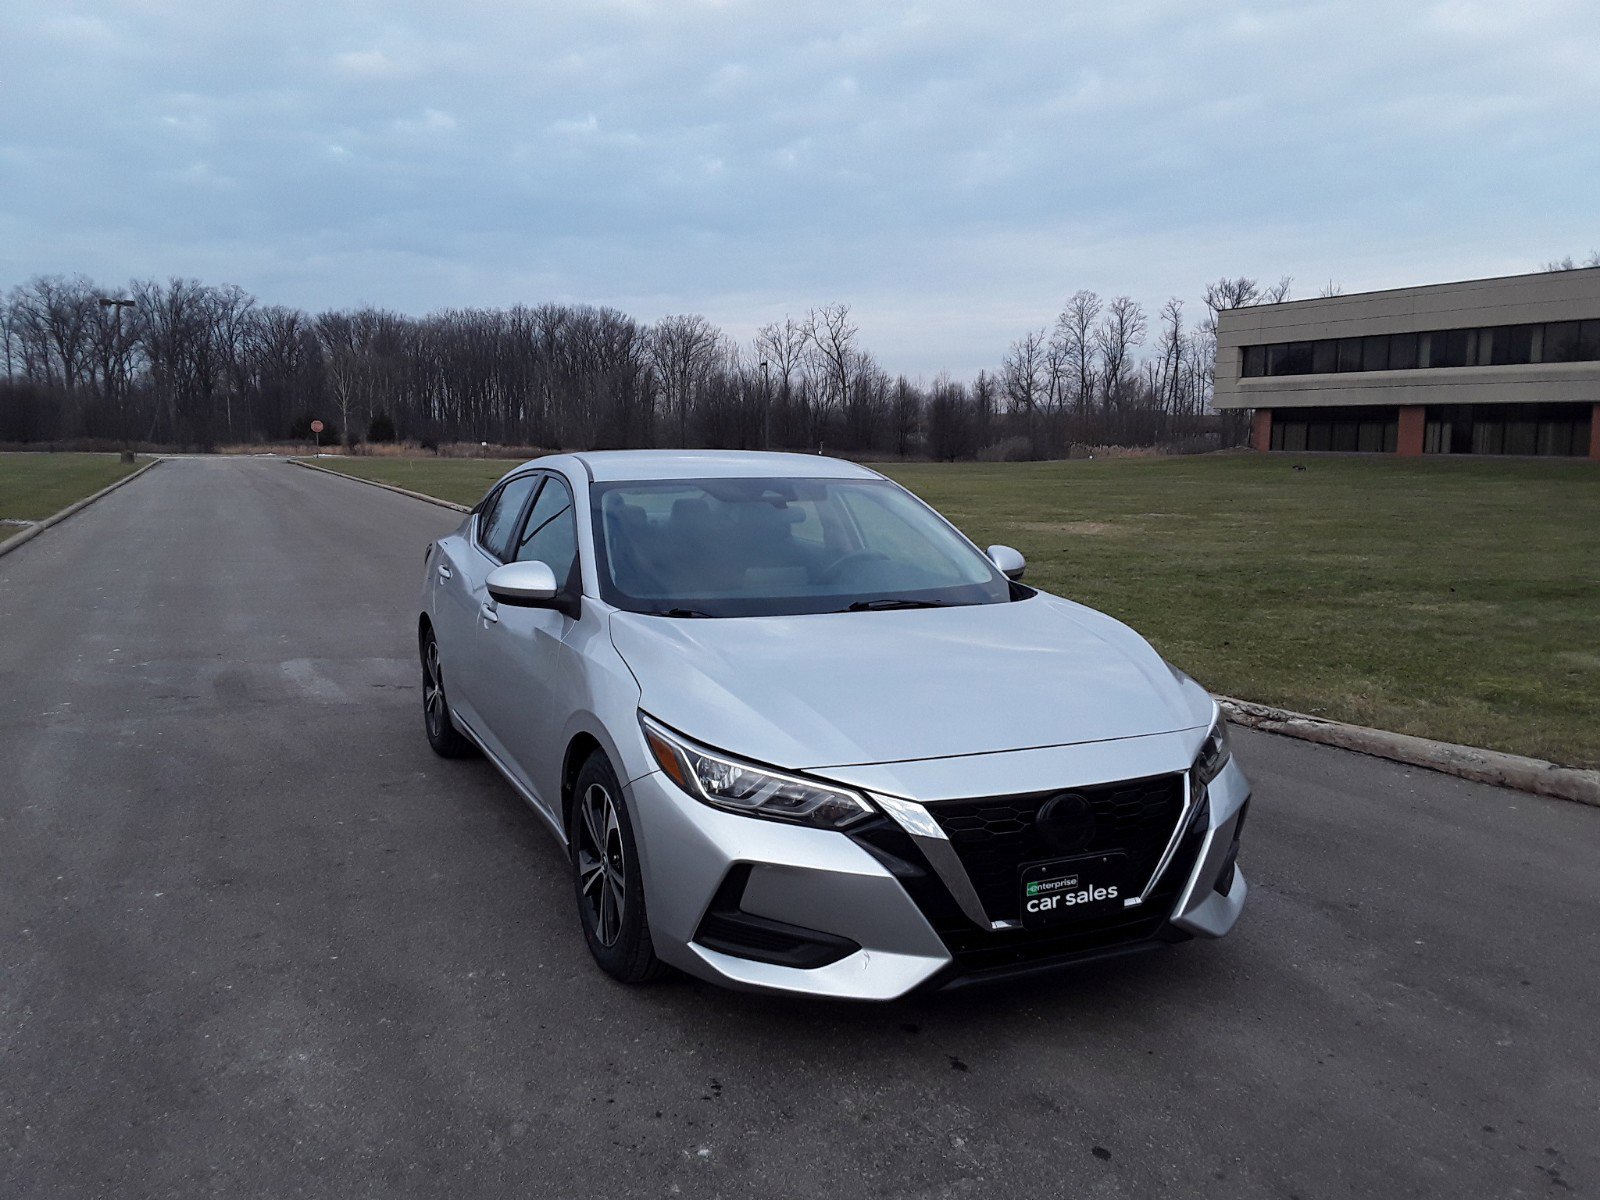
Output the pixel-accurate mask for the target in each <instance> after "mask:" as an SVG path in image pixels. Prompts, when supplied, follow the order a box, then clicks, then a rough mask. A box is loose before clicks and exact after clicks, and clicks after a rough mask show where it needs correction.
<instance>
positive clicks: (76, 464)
mask: <svg viewBox="0 0 1600 1200" xmlns="http://www.w3.org/2000/svg"><path fill="white" fill-rule="evenodd" d="M143 465H144V464H143V463H142V462H135V463H124V462H122V461H121V459H120V458H119V456H118V455H115V454H0V518H3V519H8V520H13V521H42V520H44V518H45V517H48V516H51V515H52V514H54V513H58V512H60V511H61V510H62V509H63V508H65V507H67V505H69V504H71V503H73V502H74V501H76V500H82V499H83V498H84V497H85V496H88V495H92V494H93V493H95V492H98V491H99V490H100V489H101V488H103V487H106V486H107V485H109V484H113V483H115V482H116V481H117V480H119V479H121V478H122V477H123V476H124V475H131V474H132V473H133V472H134V471H137V470H138V469H139V468H140V467H141V466H143ZM19 528H20V527H19V526H15V525H0V539H3V538H6V537H9V536H10V535H11V534H13V533H16V532H18V531H19Z"/></svg>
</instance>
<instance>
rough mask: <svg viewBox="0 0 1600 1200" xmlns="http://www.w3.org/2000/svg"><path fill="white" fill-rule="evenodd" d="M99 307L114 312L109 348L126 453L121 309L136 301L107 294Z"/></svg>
mask: <svg viewBox="0 0 1600 1200" xmlns="http://www.w3.org/2000/svg"><path fill="white" fill-rule="evenodd" d="M100 307H101V308H109V309H111V310H112V311H113V312H114V313H115V314H116V327H115V331H114V332H113V333H112V341H111V349H112V353H113V354H114V355H115V356H116V374H117V378H116V383H115V384H114V387H115V390H116V405H117V424H119V425H121V426H122V452H123V454H125V455H126V454H127V453H128V441H129V438H128V381H127V379H126V378H125V376H126V372H125V371H124V370H123V367H122V310H123V309H125V308H137V307H138V303H137V301H133V300H115V299H112V298H110V297H108V296H101V297H100Z"/></svg>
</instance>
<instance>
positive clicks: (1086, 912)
mask: <svg viewBox="0 0 1600 1200" xmlns="http://www.w3.org/2000/svg"><path fill="white" fill-rule="evenodd" d="M1127 858H1128V856H1127V855H1126V854H1122V853H1115V854H1085V855H1083V856H1081V857H1079V858H1058V859H1056V860H1055V861H1054V862H1044V863H1033V864H1032V865H1030V866H1026V867H1023V868H1022V871H1021V873H1020V877H1019V879H1020V888H1021V892H1022V897H1021V903H1020V905H1019V907H1020V909H1021V912H1022V927H1023V928H1024V929H1039V928H1041V927H1044V926H1048V925H1060V924H1064V923H1065V922H1068V921H1077V920H1082V919H1084V918H1085V917H1097V916H1104V915H1105V914H1107V913H1110V912H1120V911H1121V910H1122V908H1123V907H1124V904H1123V902H1124V901H1125V900H1127V899H1128V897H1129V893H1128V886H1127V880H1126V879H1125V878H1124V875H1125V868H1126V866H1127Z"/></svg>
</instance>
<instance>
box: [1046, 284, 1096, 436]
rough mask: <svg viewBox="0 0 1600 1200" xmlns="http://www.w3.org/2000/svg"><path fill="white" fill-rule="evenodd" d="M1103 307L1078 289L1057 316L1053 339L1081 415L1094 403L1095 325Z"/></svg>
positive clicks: (1087, 292)
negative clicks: (1068, 372)
mask: <svg viewBox="0 0 1600 1200" xmlns="http://www.w3.org/2000/svg"><path fill="white" fill-rule="evenodd" d="M1102 307H1103V306H1102V305H1101V303H1100V297H1099V296H1097V295H1095V294H1094V293H1093V292H1090V291H1078V292H1074V293H1073V294H1072V297H1071V299H1069V300H1068V301H1067V307H1066V308H1065V309H1063V310H1062V313H1061V315H1060V316H1059V317H1057V318H1056V329H1055V340H1056V341H1057V342H1059V343H1060V345H1061V348H1062V357H1063V359H1064V360H1065V363H1066V366H1067V369H1068V370H1069V371H1070V372H1071V373H1072V375H1073V376H1074V377H1075V380H1076V383H1075V386H1074V388H1073V407H1074V408H1075V409H1076V410H1077V412H1078V413H1079V414H1080V415H1082V414H1086V413H1087V412H1088V411H1089V409H1090V408H1091V407H1092V406H1093V404H1094V391H1095V338H1094V331H1095V325H1096V323H1097V322H1098V321H1099V320H1100V310H1101V308H1102Z"/></svg>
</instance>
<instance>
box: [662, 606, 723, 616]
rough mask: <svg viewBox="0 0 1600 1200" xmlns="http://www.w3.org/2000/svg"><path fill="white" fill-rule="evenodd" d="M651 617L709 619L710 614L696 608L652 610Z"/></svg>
mask: <svg viewBox="0 0 1600 1200" xmlns="http://www.w3.org/2000/svg"><path fill="white" fill-rule="evenodd" d="M649 615H650V616H652V617H710V616H712V614H711V613H708V612H701V611H700V610H699V609H698V608H653V609H651V610H650V613H649Z"/></svg>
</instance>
